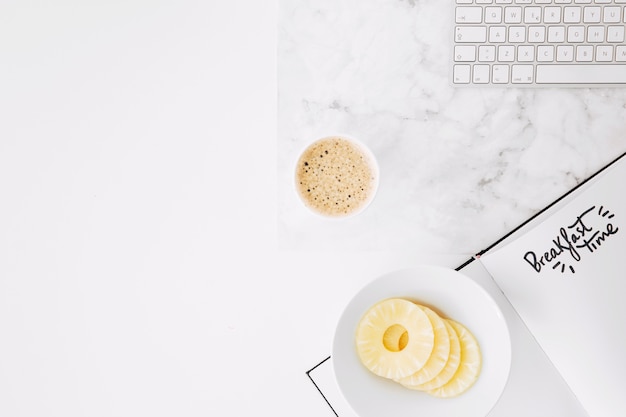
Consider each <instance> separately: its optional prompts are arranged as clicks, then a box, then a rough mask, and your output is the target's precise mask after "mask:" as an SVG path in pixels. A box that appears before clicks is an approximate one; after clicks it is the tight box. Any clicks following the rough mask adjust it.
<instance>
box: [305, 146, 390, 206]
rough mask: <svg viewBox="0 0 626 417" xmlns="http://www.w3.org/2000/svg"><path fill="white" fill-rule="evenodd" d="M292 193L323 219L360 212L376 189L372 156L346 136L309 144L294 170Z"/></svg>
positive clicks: (376, 173)
mask: <svg viewBox="0 0 626 417" xmlns="http://www.w3.org/2000/svg"><path fill="white" fill-rule="evenodd" d="M295 182H296V189H297V192H298V194H299V196H300V197H301V199H302V201H303V202H304V204H305V205H306V206H307V207H309V208H310V209H311V210H313V211H314V212H316V213H318V214H321V215H323V216H326V217H346V216H349V215H353V214H356V213H358V212H360V211H362V210H363V209H364V208H365V207H366V206H367V205H368V204H369V203H370V202H371V200H372V199H373V197H374V194H375V193H376V189H377V186H378V167H377V164H376V160H375V159H374V156H373V155H372V153H371V152H370V151H369V150H368V149H367V148H366V147H365V146H364V145H363V144H361V143H359V142H357V141H356V140H354V139H352V138H348V137H346V136H339V135H337V136H328V137H325V138H322V139H319V140H316V141H315V142H313V143H312V144H310V145H309V146H308V147H307V148H306V149H305V150H304V151H303V152H302V154H301V155H300V158H299V159H298V163H297V167H296V178H295Z"/></svg>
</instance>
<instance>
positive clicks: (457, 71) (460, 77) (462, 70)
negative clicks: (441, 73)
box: [453, 65, 470, 84]
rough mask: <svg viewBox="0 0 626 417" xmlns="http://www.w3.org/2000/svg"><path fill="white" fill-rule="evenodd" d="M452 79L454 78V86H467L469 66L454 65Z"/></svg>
mask: <svg viewBox="0 0 626 417" xmlns="http://www.w3.org/2000/svg"><path fill="white" fill-rule="evenodd" d="M453 77H454V83H455V84H469V82H470V66H469V65H455V66H454V75H453Z"/></svg>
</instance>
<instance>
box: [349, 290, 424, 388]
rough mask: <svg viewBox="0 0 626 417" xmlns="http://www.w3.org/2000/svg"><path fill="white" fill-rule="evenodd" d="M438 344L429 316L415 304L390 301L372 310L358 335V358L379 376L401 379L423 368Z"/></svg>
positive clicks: (363, 318) (385, 301)
mask: <svg viewBox="0 0 626 417" xmlns="http://www.w3.org/2000/svg"><path fill="white" fill-rule="evenodd" d="M434 343H435V331H434V329H433V325H432V323H431V321H430V319H429V318H428V315H427V313H426V312H425V311H424V310H423V309H421V308H420V307H419V306H417V305H416V304H415V303H413V302H411V301H409V300H405V299H401V298H391V299H387V300H383V301H381V302H379V303H377V304H375V305H374V306H373V307H371V308H370V309H369V310H368V311H367V312H366V313H365V315H363V317H362V318H361V320H360V322H359V324H358V326H357V332H356V347H357V353H358V356H359V358H360V360H361V362H362V363H363V365H365V367H367V369H369V370H370V371H371V372H373V373H374V374H376V375H379V376H382V377H385V378H390V379H400V378H404V377H406V376H408V375H411V374H413V373H415V372H417V371H418V370H419V369H421V368H422V367H423V366H424V364H425V363H426V362H427V361H428V359H429V358H430V356H431V353H432V351H433V347H434Z"/></svg>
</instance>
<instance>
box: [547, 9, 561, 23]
mask: <svg viewBox="0 0 626 417" xmlns="http://www.w3.org/2000/svg"><path fill="white" fill-rule="evenodd" d="M543 22H544V23H561V8H560V7H552V6H550V7H546V8H544V9H543Z"/></svg>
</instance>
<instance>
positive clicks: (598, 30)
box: [587, 26, 604, 43]
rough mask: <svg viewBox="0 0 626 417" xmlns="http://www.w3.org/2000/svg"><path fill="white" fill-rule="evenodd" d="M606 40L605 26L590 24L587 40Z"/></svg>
mask: <svg viewBox="0 0 626 417" xmlns="http://www.w3.org/2000/svg"><path fill="white" fill-rule="evenodd" d="M603 41H604V26H589V27H588V28H587V42H591V43H598V42H603Z"/></svg>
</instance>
